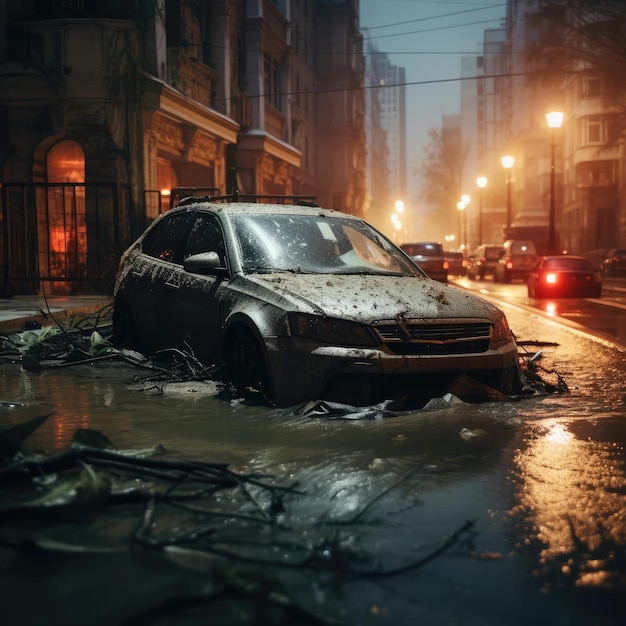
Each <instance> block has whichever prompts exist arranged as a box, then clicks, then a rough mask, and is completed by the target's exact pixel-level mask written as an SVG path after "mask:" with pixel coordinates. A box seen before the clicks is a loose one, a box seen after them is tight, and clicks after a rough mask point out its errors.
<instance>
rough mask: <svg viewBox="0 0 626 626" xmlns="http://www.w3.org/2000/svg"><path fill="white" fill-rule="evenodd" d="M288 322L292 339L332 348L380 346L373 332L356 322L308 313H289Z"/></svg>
mask: <svg viewBox="0 0 626 626" xmlns="http://www.w3.org/2000/svg"><path fill="white" fill-rule="evenodd" d="M288 320H289V329H290V331H291V336H292V337H301V338H303V339H310V340H312V341H319V342H320V343H323V344H326V345H332V346H345V347H359V348H374V347H376V346H377V345H378V342H377V341H376V338H375V337H374V335H373V333H372V331H371V330H370V329H369V328H368V327H367V326H365V325H363V324H358V323H356V322H349V321H346V320H341V319H337V318H334V317H323V316H320V315H308V314H306V313H289V315H288Z"/></svg>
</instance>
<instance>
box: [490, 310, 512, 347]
mask: <svg viewBox="0 0 626 626" xmlns="http://www.w3.org/2000/svg"><path fill="white" fill-rule="evenodd" d="M512 339H513V333H512V332H511V329H510V328H509V323H508V321H507V319H506V316H505V315H504V313H502V311H500V312H499V315H498V318H497V319H496V321H495V324H494V325H493V343H494V345H496V346H498V345H502V344H505V343H509V342H510V341H511V340H512Z"/></svg>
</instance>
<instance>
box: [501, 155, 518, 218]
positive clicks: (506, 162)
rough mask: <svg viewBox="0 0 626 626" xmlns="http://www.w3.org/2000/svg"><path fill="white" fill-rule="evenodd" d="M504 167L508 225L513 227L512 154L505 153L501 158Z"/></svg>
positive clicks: (513, 160) (513, 161)
mask: <svg viewBox="0 0 626 626" xmlns="http://www.w3.org/2000/svg"><path fill="white" fill-rule="evenodd" d="M500 162H501V163H502V167H503V168H504V169H505V170H506V227H507V229H508V228H510V227H511V168H512V167H513V164H514V163H515V159H514V158H513V157H512V156H510V155H508V154H507V155H505V156H503V157H502V158H501V159H500Z"/></svg>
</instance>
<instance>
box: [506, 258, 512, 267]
mask: <svg viewBox="0 0 626 626" xmlns="http://www.w3.org/2000/svg"><path fill="white" fill-rule="evenodd" d="M506 269H507V270H512V269H513V261H511V259H508V260H507V262H506Z"/></svg>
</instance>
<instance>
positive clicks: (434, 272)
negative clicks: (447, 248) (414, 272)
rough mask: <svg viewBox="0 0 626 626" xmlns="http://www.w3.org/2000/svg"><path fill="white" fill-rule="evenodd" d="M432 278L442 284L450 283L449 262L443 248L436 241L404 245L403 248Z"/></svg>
mask: <svg viewBox="0 0 626 626" xmlns="http://www.w3.org/2000/svg"><path fill="white" fill-rule="evenodd" d="M400 247H401V248H402V250H404V251H405V252H406V253H407V254H408V255H409V256H410V257H411V258H412V259H413V261H415V263H417V264H418V265H419V266H420V268H422V269H423V270H424V271H425V272H426V274H428V276H429V277H430V278H433V279H434V280H438V281H439V282H442V283H447V282H448V261H447V260H446V255H445V253H444V251H443V246H442V245H441V244H440V243H437V242H435V241H417V242H415V243H403V244H402V245H401V246H400Z"/></svg>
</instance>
